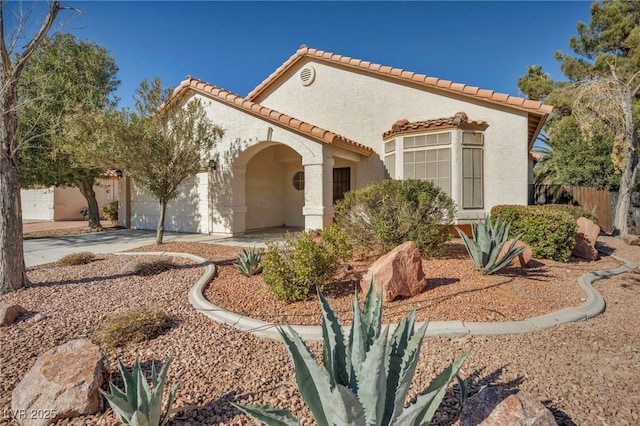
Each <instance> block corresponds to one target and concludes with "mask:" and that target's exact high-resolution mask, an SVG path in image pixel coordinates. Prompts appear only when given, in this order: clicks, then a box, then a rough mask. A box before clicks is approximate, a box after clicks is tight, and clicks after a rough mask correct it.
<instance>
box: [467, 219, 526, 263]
mask: <svg viewBox="0 0 640 426" xmlns="http://www.w3.org/2000/svg"><path fill="white" fill-rule="evenodd" d="M510 227H511V223H510V222H500V218H499V217H498V218H497V219H496V220H495V222H492V221H491V217H490V216H486V217H485V218H484V220H482V221H479V222H477V223H475V224H473V225H471V229H472V232H473V239H472V240H470V239H469V237H467V235H466V234H465V233H464V232H462V231H461V230H460V228H458V227H457V226H456V230H457V231H458V234H459V235H460V238H462V240H463V241H464V245H465V247H466V248H467V252H468V253H469V256H471V260H473V264H474V265H475V267H476V269H478V270H479V271H481V272H483V273H485V274H493V273H494V272H498V271H499V270H500V269H502V268H504V267H505V266H507V265H508V264H509V263H511V261H512V260H513V259H514V258H515V257H516V256H518V255H519V254H520V253H522V252H523V251H524V247H516V246H515V245H516V243H517V242H518V240H519V239H520V238H521V237H522V234H520V235H518V236H517V237H516V238H514V239H513V241H512V242H511V244H509V248H508V249H507V252H506V253H505V255H504V256H503V257H502V258H500V259H498V256H499V255H500V251H501V250H502V247H503V246H504V245H505V243H506V242H507V239H508V237H509V228H510Z"/></svg>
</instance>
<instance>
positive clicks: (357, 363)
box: [347, 297, 367, 393]
mask: <svg viewBox="0 0 640 426" xmlns="http://www.w3.org/2000/svg"><path fill="white" fill-rule="evenodd" d="M352 308H353V320H352V321H351V332H350V333H349V346H348V348H347V354H348V356H349V360H348V362H349V364H348V366H349V388H350V389H351V390H352V391H353V392H355V393H358V380H357V378H356V375H357V372H358V371H359V370H360V368H361V366H362V363H363V362H364V359H365V356H366V353H367V352H366V350H365V340H366V337H365V336H364V335H363V334H364V332H363V330H362V316H361V313H360V306H358V298H357V297H356V298H354V300H353V303H352Z"/></svg>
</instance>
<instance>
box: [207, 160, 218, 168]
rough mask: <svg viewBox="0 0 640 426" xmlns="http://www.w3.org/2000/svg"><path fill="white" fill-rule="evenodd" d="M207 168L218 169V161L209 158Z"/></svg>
mask: <svg viewBox="0 0 640 426" xmlns="http://www.w3.org/2000/svg"><path fill="white" fill-rule="evenodd" d="M209 168H210V169H211V170H218V163H217V162H216V160H209Z"/></svg>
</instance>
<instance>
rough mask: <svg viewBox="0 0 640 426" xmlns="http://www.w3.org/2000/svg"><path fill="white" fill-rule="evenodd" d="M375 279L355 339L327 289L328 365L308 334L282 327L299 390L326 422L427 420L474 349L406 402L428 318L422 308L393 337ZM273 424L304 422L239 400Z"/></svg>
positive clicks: (357, 313)
mask: <svg viewBox="0 0 640 426" xmlns="http://www.w3.org/2000/svg"><path fill="white" fill-rule="evenodd" d="M373 289H374V286H373V285H371V286H370V289H369V292H368V293H367V296H366V298H365V301H364V306H363V308H362V310H361V309H360V307H359V306H358V300H357V298H356V299H355V300H354V302H353V322H352V325H351V333H350V335H349V339H348V343H345V336H344V334H343V332H342V327H341V325H340V322H339V321H338V318H337V317H336V314H335V312H334V311H333V310H332V309H331V307H330V306H329V304H328V303H327V301H326V300H325V298H324V297H323V296H322V293H320V292H318V296H319V298H320V303H321V306H322V334H323V337H324V352H323V356H322V358H323V364H324V367H322V366H320V365H319V364H318V363H317V362H316V360H315V359H314V357H313V355H312V353H311V351H310V350H309V348H308V347H307V346H306V345H305V343H304V342H303V341H302V339H301V338H300V336H299V335H298V334H297V333H296V332H295V331H294V330H293V329H292V328H291V327H290V326H288V331H285V330H283V329H280V334H281V335H282V339H283V340H284V342H285V344H286V345H287V349H288V350H289V353H290V354H291V358H292V359H293V363H294V367H295V374H296V382H297V384H298V390H299V391H300V393H301V394H302V397H303V399H304V400H305V402H306V403H307V405H308V406H309V408H310V410H311V413H312V414H313V416H314V418H315V420H316V422H317V423H318V425H320V426H333V425H341V426H342V425H344V426H347V425H362V426H365V425H380V426H386V425H398V426H400V425H402V426H412V425H426V424H428V423H429V422H430V420H431V418H432V417H433V415H434V413H435V411H436V409H437V408H438V406H439V405H440V402H441V401H442V398H443V397H444V394H445V392H446V390H447V387H448V385H449V383H450V381H451V380H452V379H453V377H455V376H456V374H457V372H458V370H459V369H460V367H461V366H462V363H463V362H464V360H465V359H466V357H467V354H465V355H463V356H462V357H460V358H459V359H458V360H457V361H455V362H453V363H452V364H451V365H449V367H447V368H446V369H445V370H444V371H443V372H442V373H440V375H439V376H438V377H436V378H435V379H434V380H433V382H431V384H430V385H429V387H428V388H427V389H426V390H425V391H424V392H423V393H422V394H420V395H419V396H418V397H417V398H416V401H415V402H414V403H413V404H411V405H410V406H409V407H407V408H405V407H404V404H405V401H406V398H407V393H408V391H409V386H410V384H411V380H412V379H413V375H414V373H415V371H416V365H417V363H418V355H419V352H420V345H421V343H422V339H423V338H424V334H425V332H426V329H427V325H426V324H425V325H423V326H422V327H420V328H419V329H418V330H417V331H416V330H414V319H415V310H414V311H412V312H411V313H410V314H409V316H408V317H407V318H406V319H404V320H403V321H401V322H400V323H399V324H398V326H397V328H396V329H395V331H394V332H393V334H392V336H391V339H389V338H388V337H389V336H388V334H389V327H388V325H387V326H385V327H384V328H382V327H381V307H382V302H381V298H379V297H378V296H377V295H376V294H375V290H373ZM236 407H237V408H239V409H240V410H242V411H243V412H245V413H246V414H248V415H250V416H252V417H253V418H255V419H257V420H259V421H262V422H264V423H266V424H267V425H270V426H271V425H278V426H292V425H300V422H299V421H298V419H297V418H295V417H294V416H293V415H292V413H291V411H289V410H285V409H278V408H275V407H269V406H262V405H236Z"/></svg>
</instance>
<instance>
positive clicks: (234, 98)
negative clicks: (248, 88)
mask: <svg viewBox="0 0 640 426" xmlns="http://www.w3.org/2000/svg"><path fill="white" fill-rule="evenodd" d="M189 90H193V91H195V92H197V93H201V94H203V95H205V96H207V97H209V98H213V99H215V100H217V101H220V102H222V103H225V104H227V105H229V106H232V107H234V108H237V109H239V110H242V111H244V112H246V113H248V114H251V115H253V116H256V117H259V118H262V119H265V120H267V121H271V122H272V123H274V124H276V125H279V126H281V127H284V128H287V129H289V130H293V131H294V132H297V133H302V134H303V135H305V136H308V137H310V138H312V139H315V140H317V141H318V142H321V143H325V144H331V145H335V146H339V147H340V148H344V149H346V150H349V151H352V152H356V153H358V154H362V155H365V156H370V155H371V154H372V153H373V149H372V148H369V147H368V146H366V145H363V144H361V143H358V142H356V141H354V140H351V139H349V138H346V137H344V136H341V135H339V134H337V133H334V132H330V131H328V130H325V129H322V128H320V127H318V126H314V125H313V124H309V123H306V122H304V121H302V120H298V119H296V118H293V117H290V116H288V115H286V114H282V113H281V112H278V111H275V110H273V109H271V108H267V107H265V106H262V105H259V104H256V103H254V102H251V101H249V100H247V99H245V98H243V97H242V96H240V95H236V94H235V93H232V92H229V91H228V90H224V89H221V88H219V87H216V86H214V85H213V84H209V83H207V82H205V81H202V80H199V79H197V78H193V77H191V76H189V75H188V76H187V77H186V79H185V80H183V81H182V82H181V83H180V85H179V86H178V87H176V89H175V90H174V91H173V96H175V97H176V98H177V97H180V96H183V95H184V94H186V92H187V91H189Z"/></svg>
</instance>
